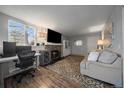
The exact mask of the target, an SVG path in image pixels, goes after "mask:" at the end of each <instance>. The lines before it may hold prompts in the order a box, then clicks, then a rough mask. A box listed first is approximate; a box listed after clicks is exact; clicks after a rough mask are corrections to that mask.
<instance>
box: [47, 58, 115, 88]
mask: <svg viewBox="0 0 124 93" xmlns="http://www.w3.org/2000/svg"><path fill="white" fill-rule="evenodd" d="M83 58H84V57H82V56H68V57H66V58H64V59H62V60H60V61H58V62H56V63H54V64H51V65H48V66H46V68H47V69H50V70H52V71H54V72H56V73H58V74H60V75H63V77H65V78H67V79H69V80H75V82H78V83H80V87H82V88H113V87H114V86H113V85H111V84H108V83H106V82H103V81H100V80H97V79H93V78H91V77H88V76H84V75H81V74H80V62H81V60H83Z"/></svg>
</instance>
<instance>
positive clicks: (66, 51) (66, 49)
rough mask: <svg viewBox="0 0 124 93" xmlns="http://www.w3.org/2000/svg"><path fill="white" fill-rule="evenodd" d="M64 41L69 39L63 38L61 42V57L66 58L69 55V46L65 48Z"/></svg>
mask: <svg viewBox="0 0 124 93" xmlns="http://www.w3.org/2000/svg"><path fill="white" fill-rule="evenodd" d="M64 41H68V42H70V41H69V39H68V38H67V37H65V36H63V37H62V42H63V48H62V51H63V53H62V57H66V56H68V55H70V54H71V46H68V48H65V45H64Z"/></svg>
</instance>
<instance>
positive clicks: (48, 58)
mask: <svg viewBox="0 0 124 93" xmlns="http://www.w3.org/2000/svg"><path fill="white" fill-rule="evenodd" d="M32 11H33V12H32ZM40 11H42V12H40ZM80 11H82V12H80ZM13 46H14V47H15V48H13ZM122 49H123V48H122V6H119V5H117V6H115V5H111V6H110V5H105V6H102V5H94V6H92V5H91V6H90V5H87V6H83V5H76V6H73V5H64V6H57V5H54V6H50V5H45V6H42V5H30V6H28V5H22V6H19V5H17V6H13V5H3V6H2V5H0V56H1V58H0V67H1V70H0V71H1V72H0V87H11V88H13V87H14V88H44V87H45V88H115V87H119V88H122V87H123V84H122V83H123V70H122V69H123V67H122V62H123V61H122V54H123V53H122ZM17 50H18V51H17ZM23 50H24V51H27V50H28V51H30V50H31V51H35V52H36V53H35V54H34V56H35V57H36V58H35V63H34V65H36V66H35V70H34V69H33V71H34V72H33V73H32V72H31V73H30V74H33V75H32V76H33V77H30V75H27V74H28V73H27V71H29V69H28V67H24V66H23V67H18V68H21V70H20V69H19V70H18V69H16V70H17V71H16V70H15V67H16V66H19V65H17V64H18V62H17V60H18V58H17V56H18V57H19V58H20V56H19V54H20V52H22V51H23ZM13 56H14V57H13ZM15 56H16V57H15ZM10 58H11V59H10ZM31 59H32V58H31ZM32 60H33V59H32ZM10 61H11V62H10ZM20 61H21V60H20ZM10 66H11V67H10ZM27 69H28V70H27ZM13 71H15V72H13ZM24 72H26V73H24ZM104 72H105V73H104Z"/></svg>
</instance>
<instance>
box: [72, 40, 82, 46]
mask: <svg viewBox="0 0 124 93" xmlns="http://www.w3.org/2000/svg"><path fill="white" fill-rule="evenodd" d="M74 45H75V46H82V45H83V42H82V40H77V41H75V42H74Z"/></svg>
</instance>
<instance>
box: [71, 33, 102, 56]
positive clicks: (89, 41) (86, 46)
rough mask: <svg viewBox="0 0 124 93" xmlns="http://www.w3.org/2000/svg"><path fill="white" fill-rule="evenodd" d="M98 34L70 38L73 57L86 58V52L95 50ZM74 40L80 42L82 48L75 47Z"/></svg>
mask: <svg viewBox="0 0 124 93" xmlns="http://www.w3.org/2000/svg"><path fill="white" fill-rule="evenodd" d="M99 36H100V33H94V34H86V35H82V36H74V37H70V38H69V39H70V41H71V53H72V54H74V55H84V56H87V55H88V52H89V51H91V50H95V49H96V48H97V40H98V39H99ZM76 40H82V41H83V45H82V46H75V45H74V42H75V41H76Z"/></svg>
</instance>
